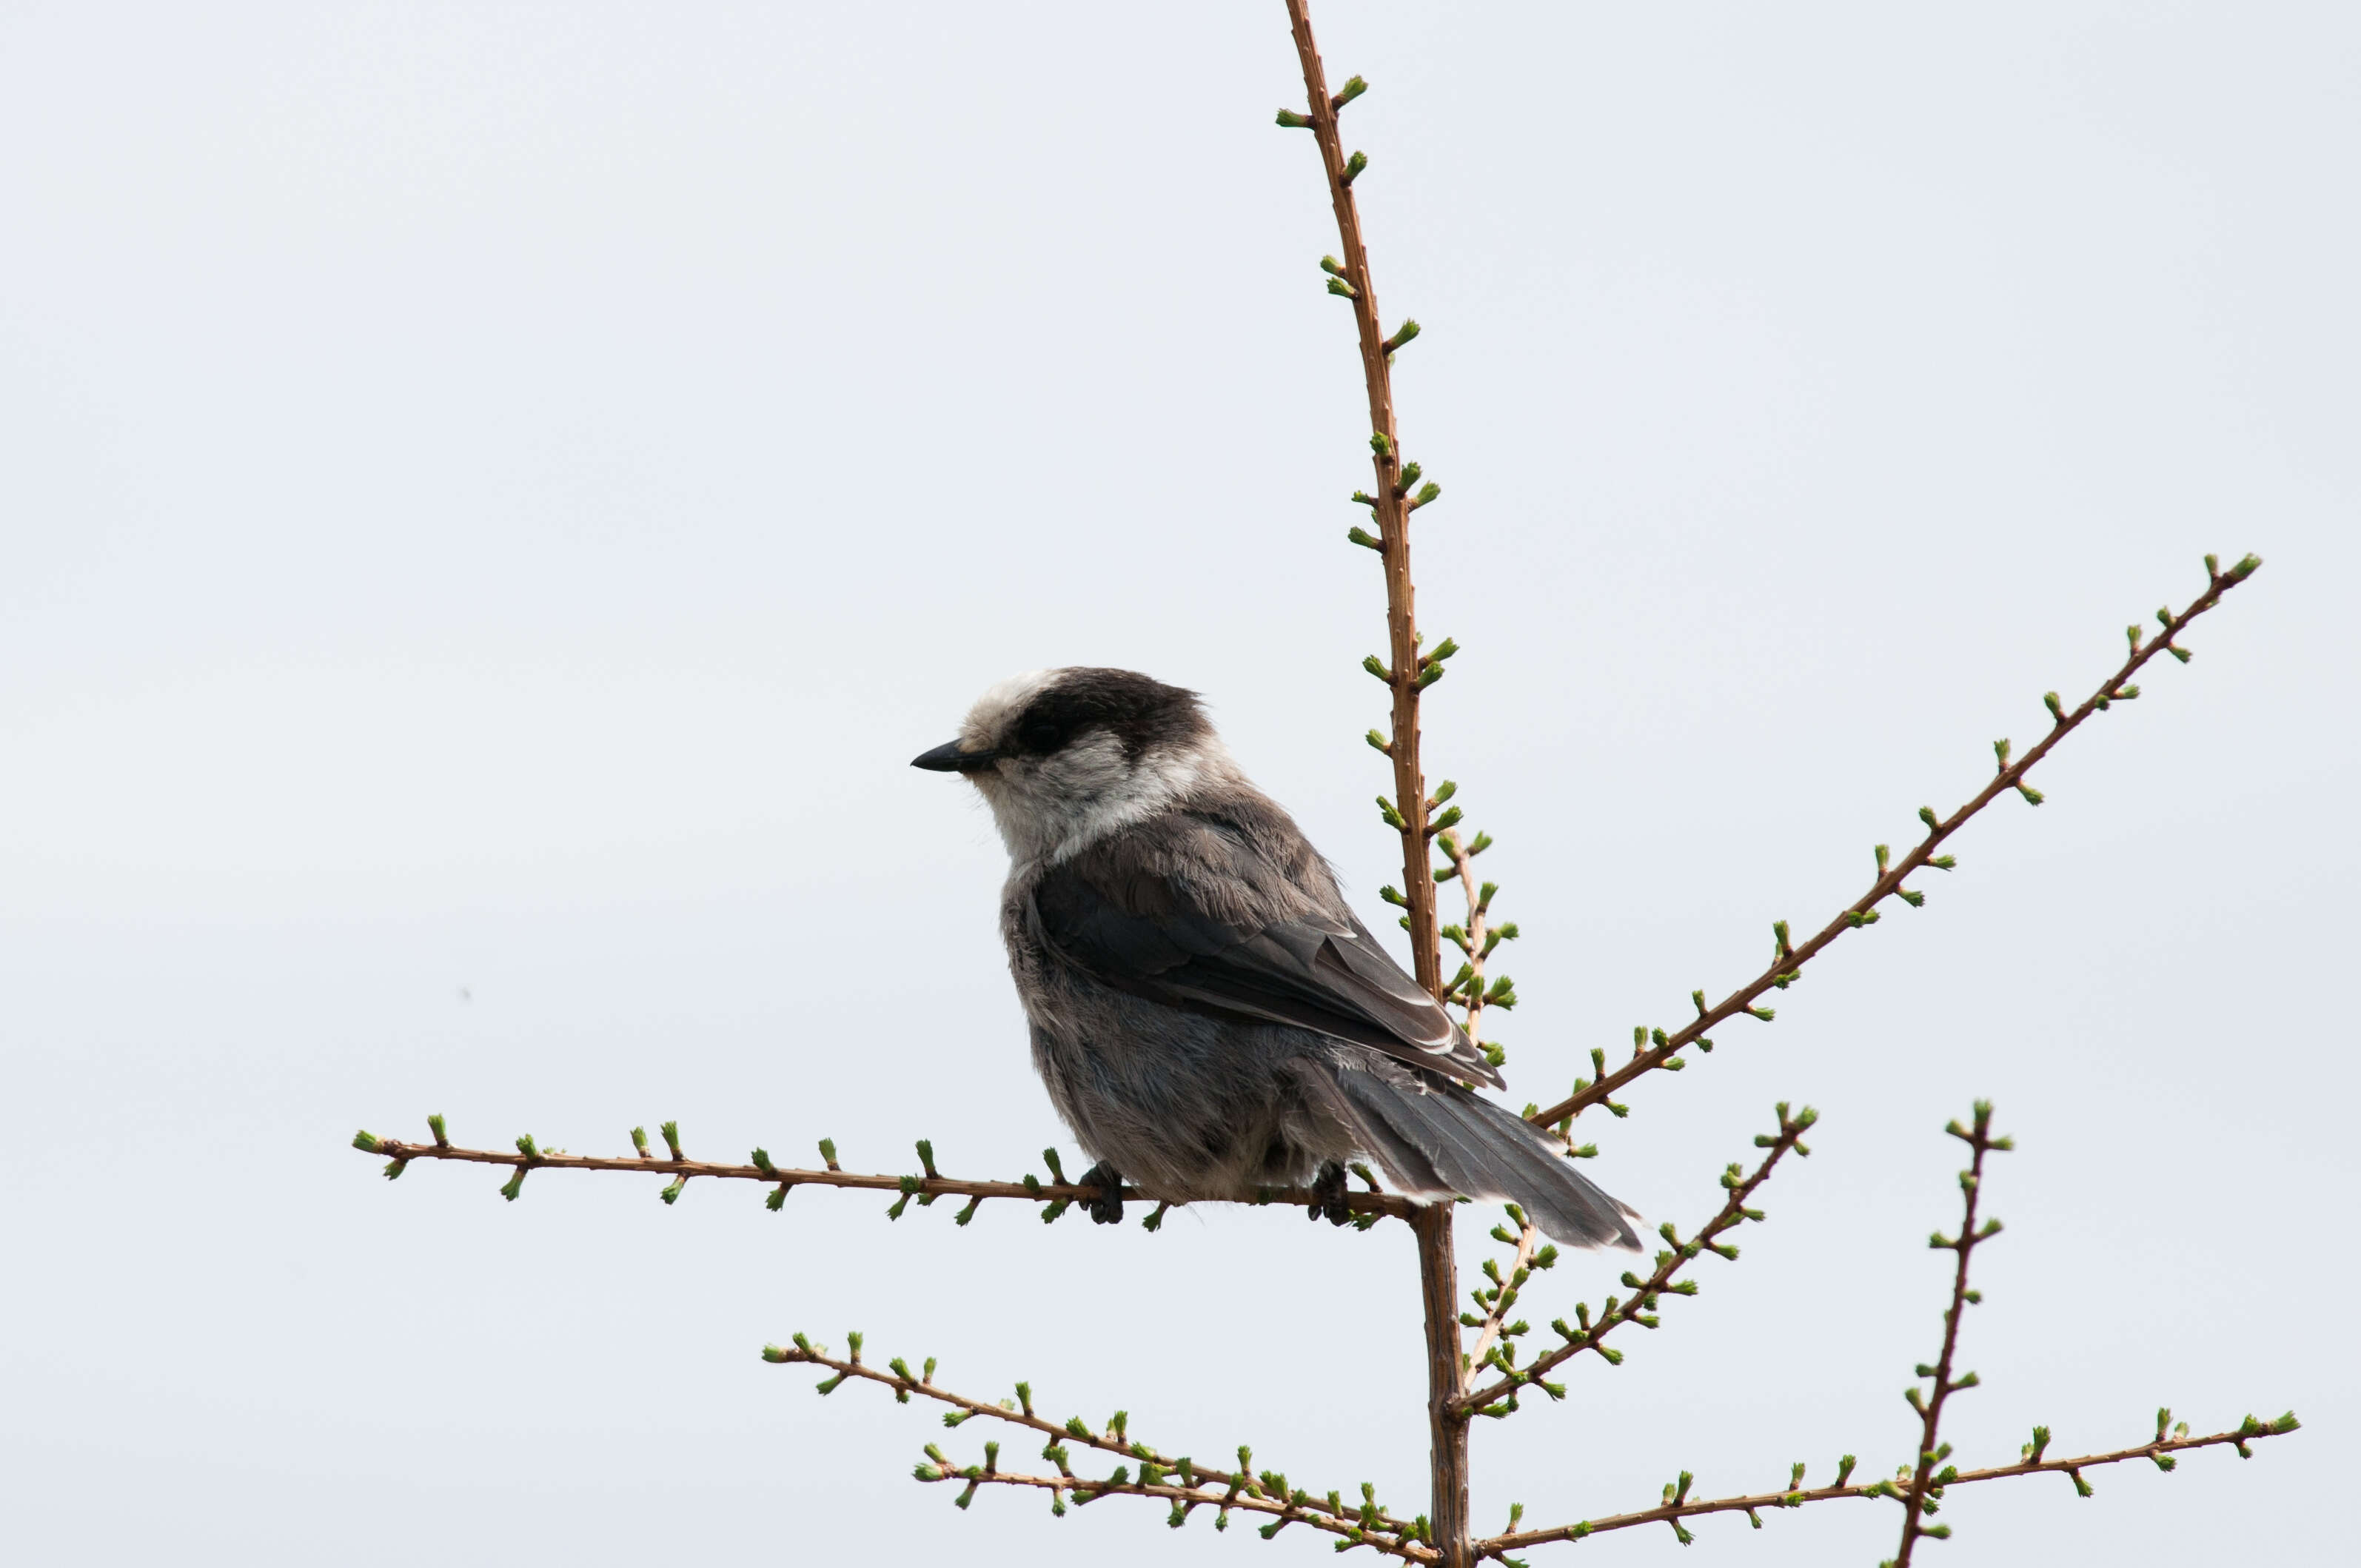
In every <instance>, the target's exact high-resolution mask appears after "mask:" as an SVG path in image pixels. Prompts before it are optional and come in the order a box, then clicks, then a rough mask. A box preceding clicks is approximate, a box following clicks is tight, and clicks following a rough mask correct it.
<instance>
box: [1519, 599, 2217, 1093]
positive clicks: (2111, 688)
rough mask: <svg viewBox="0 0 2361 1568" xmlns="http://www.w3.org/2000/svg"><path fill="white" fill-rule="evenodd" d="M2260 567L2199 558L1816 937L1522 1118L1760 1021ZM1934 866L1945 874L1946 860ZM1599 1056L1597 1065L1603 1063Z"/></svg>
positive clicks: (2123, 697)
mask: <svg viewBox="0 0 2361 1568" xmlns="http://www.w3.org/2000/svg"><path fill="white" fill-rule="evenodd" d="M2260 565H2262V562H2261V561H2260V560H2259V559H2257V557H2255V556H2253V555H2249V556H2247V557H2246V558H2245V559H2244V560H2242V561H2240V562H2238V563H2237V564H2236V565H2234V566H2232V567H2230V568H2229V569H2228V570H2227V571H2224V570H2223V569H2221V567H2220V565H2219V564H2218V562H2217V561H2216V559H2215V558H2214V557H2213V556H2211V555H2209V556H2207V557H2206V558H2205V569H2206V574H2207V576H2208V579H2209V580H2208V582H2207V584H2206V588H2205V591H2204V592H2203V593H2202V594H2201V595H2199V596H2198V597H2197V598H2196V599H2195V600H2193V601H2192V602H2191V604H2190V606H2189V608H2188V609H2184V610H2182V611H2181V612H2180V614H2179V615H2170V614H2168V613H2166V612H2165V611H2162V610H2159V611H2158V612H2157V619H2158V621H2159V622H2160V623H2161V624H2162V626H2163V628H2164V630H2163V634H2162V635H2161V636H2158V637H2157V638H2155V639H2153V640H2151V641H2147V642H2145V643H2143V642H2142V641H2140V637H2139V628H2138V627H2136V626H2135V627H2132V628H2131V629H2130V637H2131V644H2132V647H2131V656H2130V657H2129V658H2127V659H2125V661H2124V663H2123V667H2122V668H2120V669H2118V670H2117V671H2116V672H2115V673H2114V674H2113V675H2111V676H2109V677H2108V678H2107V679H2106V680H2105V681H2104V682H2103V683H2102V684H2101V685H2100V686H2099V688H2098V689H2097V690H2096V691H2094V692H2093V693H2092V694H2091V696H2088V697H2086V698H2084V699H2083V701H2082V705H2081V707H2077V708H2075V709H2073V710H2072V711H2071V712H2069V711H2067V710H2066V709H2065V708H2064V707H2062V705H2060V704H2059V702H2058V699H2057V696H2056V694H2055V693H2052V694H2050V696H2049V697H2048V702H2049V704H2050V714H2051V718H2052V720H2053V723H2052V726H2051V729H2050V731H2049V733H2048V734H2047V735H2045V736H2043V737H2042V738H2041V739H2040V740H2038V741H2037V742H2036V743H2035V744H2034V745H2033V747H2032V748H2031V749H2030V750H2028V751H2026V753H2025V755H2024V756H2022V757H2020V758H2017V759H2016V760H2015V762H2011V761H2010V760H2009V759H2008V755H2007V752H2008V750H2009V747H2008V742H2006V741H2002V742H2000V743H1999V745H1998V746H1997V747H1996V748H1995V749H1996V750H1997V751H2000V753H2001V759H2000V768H1999V771H1998V773H1996V774H1995V775H1994V776H1993V781H1992V782H1991V783H1990V784H1986V785H1985V786H1984V787H1983V789H1982V791H1980V792H1979V793H1978V794H1977V795H1976V796H1975V797H1974V798H1973V799H1971V800H1970V801H1969V802H1968V803H1967V804H1966V805H1965V806H1960V808H1959V809H1958V810H1957V811H1954V812H1953V813H1951V815H1950V816H1949V817H1944V818H1942V819H1941V820H1939V821H1938V820H1937V818H1936V817H1935V813H1934V811H1933V810H1932V809H1931V808H1926V809H1922V810H1921V811H1920V812H1919V818H1920V820H1922V821H1924V822H1925V823H1926V824H1927V837H1926V838H1925V839H1921V840H1920V841H1919V842H1918V843H1917V844H1916V846H1914V847H1913V848H1912V849H1911V850H1910V852H1909V853H1908V854H1906V855H1905V856H1903V857H1902V859H1901V860H1900V861H1898V862H1896V863H1894V864H1893V865H1892V866H1890V867H1889V866H1888V865H1887V864H1886V863H1885V854H1884V851H1883V850H1880V851H1879V855H1878V872H1879V874H1878V878H1877V881H1876V882H1874V883H1872V884H1871V885H1870V889H1869V891H1868V892H1867V893H1865V894H1861V897H1860V898H1858V899H1856V900H1854V901H1853V902H1852V903H1851V904H1850V905H1847V906H1846V907H1845V908H1844V909H1843V910H1842V911H1841V912H1840V913H1839V914H1838V915H1837V916H1836V917H1835V918H1834V919H1832V920H1830V921H1829V922H1828V924H1827V925H1826V926H1824V927H1821V928H1820V930H1819V932H1818V933H1817V935H1815V936H1813V937H1812V938H1809V939H1808V940H1806V941H1804V942H1802V943H1800V944H1797V945H1795V946H1793V947H1791V946H1789V944H1788V941H1787V937H1786V925H1785V922H1784V921H1783V922H1781V923H1780V924H1779V925H1778V926H1777V927H1774V931H1775V933H1776V935H1777V938H1778V951H1777V953H1776V954H1775V955H1774V956H1773V959H1772V961H1771V967H1770V968H1768V969H1766V970H1763V972H1762V973H1761V974H1759V975H1757V976H1756V977H1755V978H1754V979H1753V980H1752V981H1748V982H1747V983H1746V984H1745V985H1743V986H1741V987H1740V988H1739V989H1738V990H1736V991H1733V992H1730V994H1729V995H1728V996H1726V997H1724V998H1723V999H1722V1000H1721V1001H1720V1002H1719V1003H1716V1004H1715V1005H1713V1006H1711V1007H1708V1006H1707V1005H1706V1002H1705V993H1704V992H1697V998H1696V1001H1697V1019H1696V1021H1695V1022H1693V1023H1691V1024H1688V1025H1685V1026H1684V1027H1682V1028H1680V1029H1678V1030H1675V1031H1674V1032H1672V1033H1669V1034H1667V1033H1665V1032H1664V1031H1663V1030H1658V1031H1656V1033H1655V1035H1654V1036H1653V1041H1654V1043H1653V1045H1652V1046H1650V1047H1647V1048H1644V1049H1640V1048H1635V1049H1634V1051H1633V1053H1632V1056H1631V1060H1630V1061H1628V1062H1626V1063H1625V1064H1624V1065H1623V1066H1621V1067H1620V1068H1618V1069H1615V1070H1614V1071H1613V1072H1611V1073H1610V1072H1605V1071H1603V1070H1602V1072H1601V1074H1600V1076H1599V1078H1598V1081H1597V1082H1595V1083H1588V1084H1584V1085H1582V1086H1580V1087H1579V1088H1578V1089H1577V1090H1576V1092H1575V1093H1574V1094H1573V1095H1571V1096H1569V1097H1568V1098H1566V1099H1565V1100H1562V1101H1560V1102H1557V1103H1556V1104H1554V1105H1552V1106H1549V1107H1547V1108H1546V1109H1543V1110H1537V1111H1534V1112H1532V1113H1530V1114H1529V1115H1528V1117H1527V1120H1529V1121H1533V1122H1538V1123H1541V1124H1544V1125H1547V1124H1554V1123H1559V1122H1564V1121H1567V1120H1569V1119H1571V1118H1573V1117H1575V1116H1578V1115H1580V1114H1581V1113H1583V1112H1585V1111H1587V1110H1588V1109H1589V1108H1590V1107H1591V1106H1593V1105H1597V1104H1598V1103H1600V1102H1607V1101H1608V1100H1609V1096H1610V1095H1612V1094H1613V1093H1614V1092H1615V1091H1617V1090H1619V1089H1620V1088H1622V1087H1623V1086H1624V1085H1626V1084H1628V1083H1630V1082H1631V1081H1632V1080H1634V1079H1637V1078H1640V1077H1642V1076H1644V1075H1645V1074H1647V1073H1650V1072H1653V1071H1655V1070H1656V1069H1659V1068H1662V1067H1664V1065H1665V1064H1666V1063H1667V1062H1670V1061H1671V1060H1672V1059H1673V1058H1675V1056H1677V1055H1678V1054H1679V1053H1680V1052H1681V1051H1682V1050H1683V1049H1685V1048H1686V1047H1689V1046H1691V1045H1701V1046H1702V1047H1703V1048H1705V1049H1708V1050H1710V1049H1712V1046H1713V1043H1712V1041H1711V1040H1709V1039H1708V1038H1707V1031H1708V1030H1709V1029H1712V1028H1714V1027H1715V1026H1716V1025H1719V1024H1721V1023H1723V1022H1725V1021H1726V1020H1729V1019H1730V1018H1734V1017H1736V1016H1738V1015H1739V1014H1741V1013H1752V1014H1754V1015H1755V1016H1757V1017H1760V1018H1763V1019H1764V1020H1766V1021H1767V1020H1768V1019H1769V1016H1770V1009H1768V1008H1760V1009H1758V1008H1757V1007H1756V1005H1755V1004H1756V1003H1758V1002H1759V1001H1760V1000H1761V999H1762V998H1763V996H1764V995H1765V994H1766V993H1767V992H1771V991H1772V990H1773V989H1774V988H1776V989H1781V990H1784V988H1785V987H1786V986H1787V985H1788V984H1789V983H1790V982H1791V981H1794V980H1795V977H1796V974H1797V972H1798V971H1800V970H1802V969H1803V967H1804V966H1805V965H1806V964H1807V963H1809V962H1810V961H1811V960H1812V959H1814V958H1816V957H1817V956H1818V954H1819V953H1820V952H1821V951H1822V950H1823V949H1824V948H1827V947H1828V945H1829V944H1830V943H1832V942H1834V941H1835V940H1836V939H1837V938H1839V937H1841V936H1843V935H1844V934H1845V933H1846V932H1847V931H1850V930H1854V929H1856V928H1858V927H1862V926H1869V925H1874V924H1875V923H1876V921H1877V918H1878V916H1877V906H1878V905H1880V904H1882V903H1883V902H1884V901H1885V900H1886V899H1888V898H1890V897H1892V896H1893V895H1894V894H1897V893H1900V892H1902V884H1903V882H1904V881H1905V879H1906V878H1908V877H1909V876H1911V875H1912V874H1913V873H1914V872H1918V871H1920V870H1922V869H1923V868H1925V867H1926V866H1927V865H1929V864H1930V863H1934V862H1935V858H1936V857H1935V851H1936V850H1938V849H1940V848H1941V847H1942V844H1943V841H1944V840H1945V839H1949V838H1950V836H1951V835H1952V834H1954V833H1957V832H1958V831H1959V830H1960V828H1963V827H1965V826H1966V825H1967V822H1968V819H1969V818H1970V817H1973V816H1975V814H1976V813H1978V812H1979V811H1982V809H1983V808H1984V807H1985V806H1989V805H1991V804H1992V803H1993V801H1995V800H1997V799H1999V798H2000V796H2002V795H2004V794H2006V793H2007V792H2008V791H2010V790H2012V789H2022V790H2024V791H2025V792H2026V798H2027V799H2029V800H2031V801H2033V802H2034V803H2035V804H2036V805H2038V804H2039V802H2040V796H2039V795H2038V794H2037V792H2035V791H2033V790H2032V789H2031V788H2030V786H2027V785H2026V784H2025V782H2024V781H2025V775H2026V773H2029V772H2030V771H2031V770H2032V768H2033V765H2034V764H2035V763H2037V762H2040V761H2041V759H2042V758H2044V757H2046V756H2048V754H2049V751H2050V748H2051V747H2053V746H2055V745H2057V744H2058V742H2059V741H2060V740H2064V739H2065V738H2066V737H2067V736H2068V735H2070V734H2071V733H2073V731H2074V730H2076V729H2079V728H2081V725H2082V723H2083V721H2084V720H2085V719H2088V718H2090V717H2091V716H2092V714H2094V713H2097V712H2099V711H2100V710H2101V709H2103V708H2105V707H2110V706H2112V705H2113V704H2114V703H2117V702H2124V701H2128V700H2130V699H2131V698H2133V697H2136V696H2138V695H2139V688H2138V687H2136V686H2133V685H2129V684H2128V683H2129V682H2130V680H2131V678H2132V676H2133V675H2135V674H2138V673H2139V670H2140V667H2141V666H2142V665H2144V664H2146V663H2147V662H2148V661H2149V660H2151V659H2153V658H2155V657H2156V656H2157V655H2158V653H2161V652H2170V653H2172V654H2173V655H2174V656H2175V657H2177V658H2180V659H2181V660H2182V661H2183V662H2186V661H2187V659H2188V657H2189V654H2188V651H2187V650H2186V649H2182V648H2178V647H2175V646H2174V645H2173V641H2172V640H2173V639H2174V638H2175V637H2177V636H2179V635H2180V632H2181V631H2182V630H2183V629H2185V628H2186V627H2187V626H2188V625H2189V623H2190V622H2191V621H2192V620H2196V619H2197V618H2198V617H2199V616H2201V615H2203V614H2204V613H2205V612H2206V611H2207V610H2209V609H2213V607H2214V606H2215V605H2216V604H2218V603H2220V602H2221V599H2222V596H2223V595H2224V594H2225V593H2227V592H2229V591H2230V590H2231V589H2232V588H2234V587H2237V586H2238V585H2239V584H2240V583H2243V582H2245V581H2246V578H2247V577H2249V576H2252V575H2253V574H2254V571H2255V569H2256V568H2257V567H2258V566H2260ZM1938 869H1939V870H1949V859H1948V857H1946V859H1945V861H1944V863H1942V864H1940V865H1939V866H1938ZM1905 898H1906V899H1907V901H1909V902H1913V903H1916V902H1918V899H1917V897H1916V895H1915V894H1906V895H1905ZM1600 1059H1601V1060H1602V1064H1603V1058H1600ZM1619 1113H1620V1112H1619Z"/></svg>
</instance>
